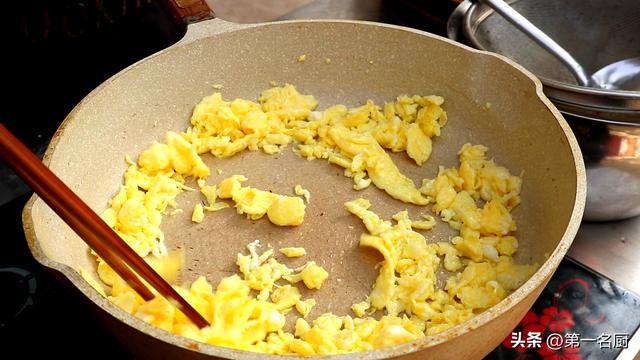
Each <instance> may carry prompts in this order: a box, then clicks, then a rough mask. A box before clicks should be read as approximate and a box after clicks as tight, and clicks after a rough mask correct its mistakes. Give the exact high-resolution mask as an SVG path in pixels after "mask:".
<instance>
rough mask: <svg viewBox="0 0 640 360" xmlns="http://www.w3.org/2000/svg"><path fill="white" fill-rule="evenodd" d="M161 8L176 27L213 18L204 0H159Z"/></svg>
mask: <svg viewBox="0 0 640 360" xmlns="http://www.w3.org/2000/svg"><path fill="white" fill-rule="evenodd" d="M158 3H159V4H160V6H161V7H162V9H163V10H164V11H165V12H166V13H167V15H169V16H170V17H171V21H172V22H173V23H174V25H176V26H177V27H184V26H186V25H189V24H193V23H196V22H200V21H203V20H209V19H213V18H215V16H216V15H215V13H214V12H213V10H212V9H211V8H210V7H209V5H207V2H206V1H205V0H159V1H158Z"/></svg>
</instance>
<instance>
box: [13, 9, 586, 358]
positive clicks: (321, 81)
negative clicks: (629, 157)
mask: <svg viewBox="0 0 640 360" xmlns="http://www.w3.org/2000/svg"><path fill="white" fill-rule="evenodd" d="M190 3H191V4H192V5H194V6H199V7H200V9H202V8H203V3H200V2H198V1H195V4H193V3H194V1H191V2H190ZM176 8H178V9H180V10H181V14H182V15H185V14H187V15H189V14H190V15H189V16H192V17H195V18H202V17H207V14H208V12H207V11H205V13H202V12H200V13H198V14H196V15H195V16H194V15H193V14H194V13H193V12H191V11H190V10H192V9H193V8H192V7H189V6H184V5H183V6H182V7H180V6H177V7H176ZM302 54H306V55H307V57H306V58H307V60H306V61H305V62H298V61H296V59H297V58H298V56H299V55H302ZM326 58H329V59H331V62H330V63H329V64H327V63H326V62H325V59H326ZM270 81H276V82H279V83H285V82H287V83H291V84H294V85H296V86H297V87H298V89H299V90H300V91H301V92H302V93H307V94H313V95H314V96H316V98H317V99H318V100H319V103H320V108H324V107H327V106H330V105H333V104H336V103H343V104H347V105H349V106H354V105H358V104H361V103H363V102H365V101H366V100H367V99H369V98H371V99H373V100H375V101H377V102H382V101H384V100H391V99H393V98H394V97H395V96H397V95H399V94H405V93H406V94H424V95H427V94H438V95H442V96H444V98H445V104H444V105H443V106H444V108H445V110H446V111H447V113H448V115H449V119H450V121H449V123H448V124H447V126H446V127H445V128H444V129H443V134H442V136H441V137H439V138H437V139H436V140H435V141H434V151H433V155H432V157H431V159H430V160H429V161H428V162H427V163H426V164H425V165H423V166H422V167H418V166H415V165H414V164H412V163H411V162H410V161H409V160H408V158H407V157H406V155H404V154H393V155H392V156H393V158H394V161H396V163H397V164H398V166H399V167H400V169H401V171H402V172H403V173H404V174H406V175H407V176H409V177H410V178H412V179H413V180H414V182H416V183H419V182H420V181H421V180H422V179H423V178H432V177H434V176H435V175H436V174H437V168H438V165H444V166H455V165H457V158H456V152H457V150H458V149H459V148H460V146H461V145H463V144H464V143H466V142H472V143H480V144H484V145H487V146H488V147H489V148H490V156H492V157H494V159H495V160H496V161H497V162H498V163H500V164H503V165H504V166H507V167H508V168H509V169H510V170H511V171H512V172H513V173H519V172H520V171H524V188H523V191H522V204H521V205H520V206H519V207H518V208H516V210H514V213H513V215H514V217H515V219H516V221H517V222H518V231H517V235H518V238H519V239H520V243H521V247H520V249H519V251H518V253H517V256H516V261H517V262H519V263H524V262H537V263H538V264H541V266H540V268H539V270H538V271H537V272H536V273H535V274H534V275H533V276H532V277H531V278H530V279H529V280H528V281H527V282H526V283H525V284H524V285H522V287H520V288H519V289H517V290H516V291H515V292H513V293H512V294H511V295H509V296H508V297H507V298H506V299H505V300H503V301H502V302H500V303H499V304H497V305H496V306H494V307H492V308H490V309H488V310H487V311H485V312H483V313H481V314H480V315H478V316H476V317H474V318H472V319H471V320H469V321H467V322H465V323H463V324H461V325H459V326H456V327H454V328H451V329H449V330H447V331H444V332H442V333H439V334H437V335H434V336H428V337H425V338H422V339H419V340H416V341H413V342H409V343H405V344H402V345H397V346H393V347H387V348H381V349H377V350H375V351H370V352H364V353H355V354H344V355H336V356H329V357H327V358H331V359H355V358H357V359H377V358H391V357H405V358H408V359H423V358H426V357H430V358H437V359H447V358H451V359H454V358H455V359H460V358H462V359H470V358H480V357H482V356H483V355H485V354H487V353H488V352H489V351H491V350H492V349H493V348H495V347H496V346H497V345H498V344H499V343H500V341H502V339H504V337H505V336H507V334H508V333H509V332H510V331H511V330H512V329H513V328H514V327H515V325H516V324H517V323H518V321H519V320H520V319H521V318H522V317H523V316H524V314H525V313H526V311H527V310H528V309H529V308H530V306H531V305H532V303H533V302H534V300H535V299H536V298H537V297H538V295H539V293H540V292H541V290H542V289H543V287H544V285H545V284H546V283H547V281H548V280H549V278H550V277H551V275H552V274H553V272H554V271H555V269H556V268H557V266H558V264H559V262H560V260H561V259H562V257H563V256H564V254H565V253H566V251H567V249H568V247H569V246H570V244H571V241H572V239H573V237H574V235H575V234H576V231H577V229H578V226H579V224H580V219H581V216H582V211H583V208H584V201H585V174H584V164H583V161H582V158H581V156H580V151H579V149H578V146H577V143H576V140H575V138H574V136H573V135H572V133H571V131H570V130H569V127H568V126H567V123H566V122H565V121H564V119H563V118H562V116H561V115H560V113H559V112H558V111H557V110H556V108H555V107H554V106H553V105H552V104H551V103H550V102H549V100H548V99H547V98H546V97H544V95H543V93H542V87H541V84H540V82H539V81H538V80H537V79H536V78H535V77H534V76H533V75H531V74H530V73H528V72H526V71H525V70H524V69H522V68H521V67H520V66H518V65H516V64H515V63H513V62H511V61H509V60H507V59H506V58H503V57H500V56H497V55H493V54H489V53H485V52H482V51H476V50H473V49H471V48H468V47H465V46H461V45H458V44H456V43H454V42H452V41H450V40H447V39H445V38H441V37H438V36H435V35H432V34H429V33H425V32H422V31H418V30H414V29H410V28H403V27H398V26H392V25H384V24H378V23H370V22H360V21H287V22H276V23H268V24H250V25H238V24H233V23H228V22H224V21H222V20H219V19H213V20H208V21H204V22H199V23H197V24H193V25H189V28H188V31H187V33H186V36H185V37H184V38H183V39H182V40H181V41H180V42H178V43H177V44H175V45H173V46H171V47H169V48H167V49H165V50H163V51H161V52H159V53H157V54H154V55H152V56H150V57H148V58H146V59H144V60H142V61H140V62H138V63H136V64H134V65H132V66H130V67H128V68H126V69H124V70H123V71H121V72H120V73H118V74H116V75H115V76H113V77H112V78H110V79H109V80H107V81H106V82H105V83H103V84H102V85H100V86H99V87H98V88H96V89H95V90H94V91H93V92H91V93H90V94H89V95H88V96H87V97H86V98H85V99H84V100H82V102H80V103H79V104H78V105H77V106H76V107H75V109H74V110H73V111H72V112H71V113H70V114H69V115H68V117H67V118H66V119H65V121H64V122H63V124H62V125H61V126H60V128H59V129H58V131H57V132H56V134H55V136H54V137H53V139H52V140H51V143H50V145H49V148H48V150H47V152H46V154H45V156H44V161H45V163H46V164H47V165H48V166H49V167H50V168H51V169H52V170H53V171H54V172H55V173H56V174H58V176H60V177H61V178H62V179H63V181H65V182H66V183H67V184H68V185H69V186H70V187H71V188H72V189H73V190H75V191H76V192H77V193H78V195H79V196H80V197H81V198H83V199H84V200H85V201H86V202H87V204H88V205H89V206H91V207H92V208H93V209H95V210H96V211H98V212H100V211H102V210H104V209H105V208H106V206H107V200H108V199H109V198H110V197H111V196H113V195H114V194H115V192H116V191H117V190H118V186H119V184H120V183H121V182H122V174H123V173H124V170H125V169H126V166H127V165H126V163H125V162H124V155H125V154H129V155H131V156H132V157H133V158H135V157H136V156H137V155H138V154H139V153H140V152H141V151H142V150H144V149H145V148H146V147H148V146H149V144H151V142H152V141H153V140H160V139H163V138H164V133H165V132H166V131H167V130H174V131H179V130H183V129H185V128H186V127H187V125H188V119H189V116H190V112H191V110H192V109H193V106H194V104H196V103H197V102H199V101H200V99H201V98H202V97H204V96H206V95H209V94H210V93H211V92H212V89H211V85H212V84H220V85H222V86H223V88H222V93H223V96H224V97H225V98H226V99H233V98H236V97H241V98H249V99H255V98H256V97H257V96H258V94H259V93H260V92H261V91H262V90H264V89H266V88H268V86H269V82H270ZM489 104H490V106H488V105H489ZM291 147H292V146H290V147H289V149H287V150H286V151H283V153H282V154H278V155H275V156H268V155H265V154H263V153H261V152H243V153H241V154H238V155H236V156H234V157H232V158H229V159H216V158H213V157H209V156H208V155H207V156H204V159H205V162H206V163H207V165H209V167H210V168H212V169H221V170H222V171H223V173H222V174H220V175H218V174H217V173H216V172H215V171H213V172H212V173H213V174H214V175H212V176H211V178H210V179H209V180H208V182H209V183H217V182H219V181H220V180H221V179H222V178H224V177H226V176H230V175H233V174H243V175H245V176H247V177H248V178H249V182H248V184H249V185H251V186H255V187H258V188H261V189H268V190H272V191H274V192H277V193H281V194H288V195H291V194H292V188H293V186H294V185H296V184H301V185H302V186H303V187H305V188H307V189H308V190H310V192H311V194H312V198H311V202H310V204H309V205H308V206H307V215H306V217H305V222H304V224H303V225H302V226H299V227H294V228H276V227H275V226H273V225H271V224H270V223H269V222H268V221H266V220H265V219H261V220H258V221H250V220H247V219H246V218H245V217H244V216H241V215H238V214H236V213H235V211H233V210H223V211H220V212H217V213H214V214H210V215H208V217H207V218H206V219H205V221H204V222H203V223H202V224H193V223H191V221H190V215H189V214H190V209H192V207H193V205H194V204H195V202H196V201H199V199H198V195H197V194H195V193H185V194H182V195H180V197H179V198H178V199H177V200H178V202H179V204H180V207H181V208H183V209H185V211H184V213H183V214H181V215H174V216H166V217H165V218H164V219H163V230H164V232H165V235H166V239H167V245H168V247H169V248H177V247H182V248H183V249H184V250H185V251H186V257H187V264H186V266H185V269H184V270H183V273H182V278H181V281H182V282H184V283H189V282H190V281H192V280H194V279H195V278H196V276H197V275H206V276H207V278H208V280H209V281H210V282H212V283H214V284H215V283H217V281H219V280H220V279H221V278H222V277H224V276H228V275H229V274H232V273H235V272H236V268H235V265H234V263H235V261H234V260H235V255H236V254H237V253H238V252H241V251H243V249H244V246H245V245H246V244H247V243H249V242H250V241H253V240H254V239H260V240H261V241H262V243H263V244H271V245H272V246H273V247H275V248H278V247H284V246H304V247H305V248H306V249H307V253H308V255H307V256H306V259H309V260H315V261H316V262H318V263H320V264H321V265H323V266H324V267H325V268H326V269H327V271H328V272H329V273H330V278H329V280H328V281H327V282H326V283H325V284H324V286H323V287H322V289H320V290H313V291H312V292H309V293H306V294H305V293H303V296H313V297H314V298H315V299H316V300H317V301H318V304H317V306H316V307H315V308H314V311H313V312H312V313H311V315H310V318H312V319H313V318H314V317H315V316H317V315H319V314H321V313H323V312H325V311H333V312H334V313H336V314H348V313H349V306H350V305H351V304H353V303H354V302H359V301H362V300H363V299H364V297H365V296H366V295H368V293H369V292H370V289H371V285H372V284H373V281H374V279H375V277H376V276H377V270H375V269H374V265H375V264H376V263H377V262H379V261H380V260H381V258H380V257H379V255H378V254H376V253H375V252H374V251H369V250H368V249H361V248H359V247H358V238H359V236H360V234H361V233H362V232H363V231H364V227H363V226H362V225H361V223H360V222H359V220H358V219H357V218H355V217H354V216H351V215H349V214H348V213H347V212H346V211H345V210H344V208H343V203H344V202H345V201H348V200H353V199H355V198H357V197H365V198H368V199H369V200H371V202H372V204H373V210H374V211H376V212H377V213H379V214H380V215H381V216H382V217H384V218H389V217H390V216H391V215H392V214H393V213H395V212H397V211H399V210H404V209H408V210H409V211H410V213H411V214H417V213H420V212H427V213H428V210H427V208H419V207H416V206H413V205H407V204H404V203H401V202H399V201H396V200H394V199H391V198H390V197H389V196H387V195H386V194H384V193H383V192H382V191H381V190H379V189H377V188H375V187H369V188H368V189H366V190H364V191H362V192H355V191H354V190H352V188H351V183H350V181H351V180H350V179H349V178H346V177H344V176H343V175H342V171H341V169H340V168H337V167H335V166H333V165H329V164H327V163H326V162H324V161H320V160H316V161H307V160H304V159H302V158H299V157H297V156H296V155H294V154H293V153H292V151H291ZM23 223H24V229H25V233H26V236H27V240H28V243H29V247H30V249H31V251H32V253H33V255H34V257H35V258H36V259H37V260H38V261H39V262H41V263H42V264H43V265H45V266H46V267H48V268H50V269H51V270H52V271H53V272H54V273H55V274H57V275H60V276H59V277H60V278H61V279H62V280H63V281H65V282H67V283H70V284H71V285H72V287H73V288H76V289H77V290H79V292H80V293H82V295H83V296H84V297H86V299H87V300H88V303H89V304H90V305H91V308H92V309H94V310H95V312H96V314H97V315H98V316H100V317H101V318H102V319H103V320H104V322H105V324H106V325H107V326H108V327H109V328H110V329H111V330H112V331H113V333H114V334H115V335H116V336H117V337H118V338H119V339H120V340H121V341H122V342H123V343H124V344H125V345H126V346H127V347H128V348H129V349H130V350H131V351H132V352H134V353H135V355H136V357H138V358H141V359H145V358H150V359H151V358H184V359H209V358H211V357H221V358H234V359H280V358H283V359H284V358H286V359H289V358H290V357H283V356H274V355H264V354H256V353H249V352H245V351H240V350H234V349H228V348H224V347H218V346H212V345H206V344H202V343H198V342H195V341H192V340H189V339H186V338H182V337H178V336H175V335H172V334H170V333H167V332H165V331H163V330H160V329H158V328H155V327H153V326H151V325H149V324H147V323H145V322H143V321H142V320H139V319H137V318H135V317H133V316H130V315H128V314H126V313H125V312H124V311H122V310H120V309H119V308H118V307H116V306H115V305H114V304H112V303H110V302H109V301H108V300H107V299H105V298H103V297H102V296H100V295H99V294H98V293H97V292H96V291H95V290H94V289H93V288H92V287H91V286H89V285H88V284H87V283H86V282H85V281H84V279H83V278H82V277H81V276H80V275H79V274H78V271H77V269H78V266H82V267H84V268H85V269H95V264H94V260H93V259H92V257H91V256H90V254H89V251H88V248H87V247H86V245H85V244H84V242H82V241H81V240H80V239H79V238H77V237H76V236H75V234H74V233H73V232H72V231H71V230H70V229H69V228H68V227H67V226H66V225H65V224H64V223H63V222H62V221H61V220H60V219H58V218H57V217H56V216H55V214H54V213H53V212H52V211H51V210H50V209H49V208H48V207H47V206H46V205H45V204H44V203H43V201H42V200H40V199H39V198H38V197H37V196H35V195H34V196H33V197H32V198H31V199H30V200H29V202H28V203H27V205H26V207H25V209H24V212H23ZM450 235H452V233H451V231H450V230H449V228H448V226H447V225H446V224H444V223H439V224H438V226H436V228H435V229H434V230H432V231H430V232H425V236H426V237H427V239H428V240H429V241H441V240H444V239H447V238H448V236H450ZM283 261H284V260H283ZM299 261H304V260H299ZM286 263H287V264H289V265H290V266H298V265H299V264H300V263H297V262H296V261H289V260H287V262H286Z"/></svg>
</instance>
